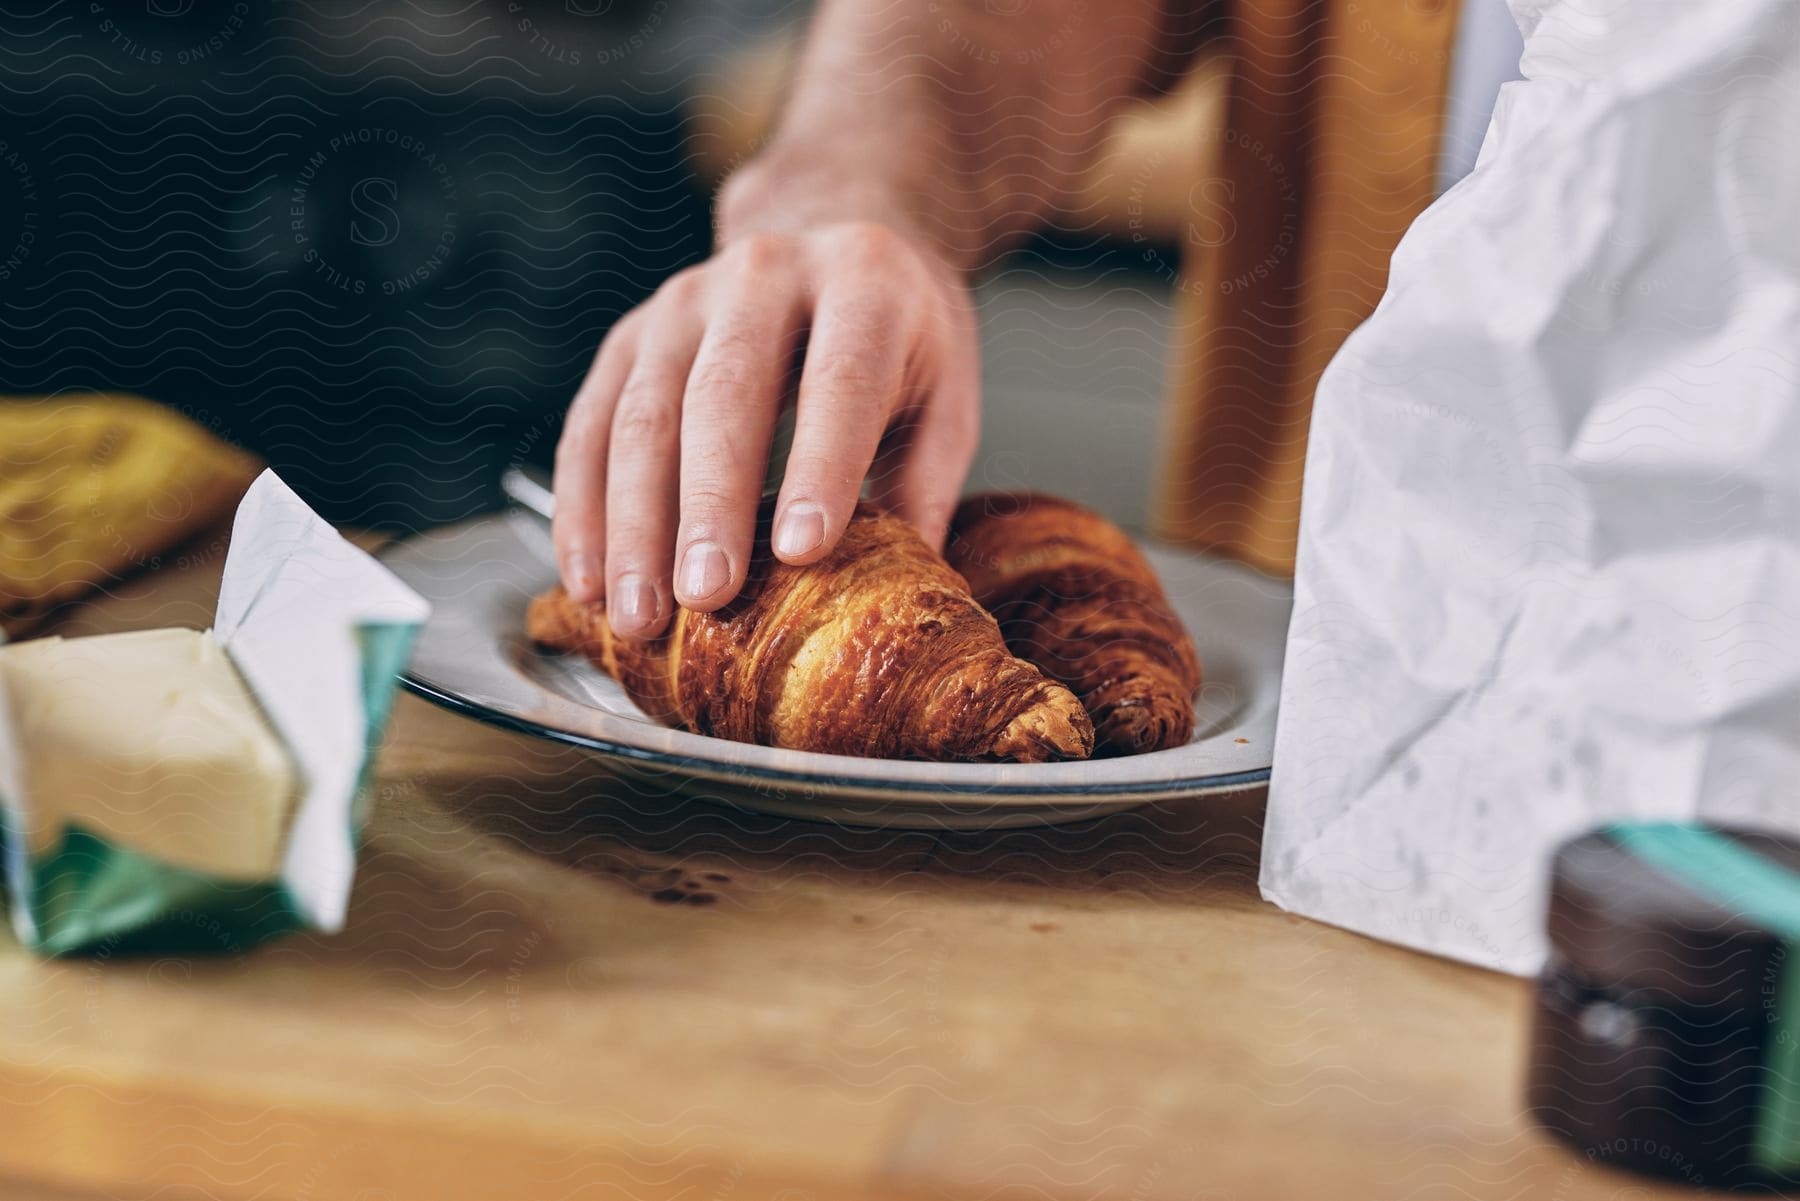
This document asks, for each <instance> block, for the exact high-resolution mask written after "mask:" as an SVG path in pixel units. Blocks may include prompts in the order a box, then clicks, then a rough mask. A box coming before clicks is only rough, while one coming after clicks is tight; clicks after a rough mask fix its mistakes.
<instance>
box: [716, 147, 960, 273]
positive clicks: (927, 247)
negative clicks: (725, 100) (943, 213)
mask: <svg viewBox="0 0 1800 1201" xmlns="http://www.w3.org/2000/svg"><path fill="white" fill-rule="evenodd" d="M846 161H853V160H852V156H847V155H838V154H834V153H832V152H831V151H830V150H828V149H824V148H822V147H820V146H818V145H816V144H813V145H808V146H804V147H792V148H790V147H789V146H787V145H784V144H781V143H779V142H777V143H775V144H772V145H770V146H769V147H767V148H765V149H764V150H763V151H762V152H761V153H760V154H758V155H757V156H756V157H755V158H753V159H751V160H750V161H749V162H747V163H745V164H744V165H743V166H742V167H741V168H739V169H738V170H737V171H735V172H733V173H732V174H731V176H730V177H729V178H727V179H726V181H725V183H724V184H723V186H721V187H720V189H719V193H718V197H717V199H716V200H715V203H714V210H713V229H714V239H715V242H716V243H717V244H718V245H720V246H723V245H725V244H726V243H727V242H730V241H732V240H734V239H736V238H740V237H743V236H744V235H745V234H751V233H777V234H782V233H799V232H802V231H805V230H809V229H817V228H819V227H820V226H823V225H832V224H838V223H842V222H851V221H870V222H876V223H878V224H881V225H885V226H888V227H890V228H892V229H894V230H896V231H898V232H899V233H901V234H902V235H903V236H905V237H906V238H908V239H909V240H910V241H912V242H914V243H915V244H917V245H918V246H919V247H920V248H921V249H922V250H924V251H926V252H928V253H930V254H931V255H932V256H933V257H934V258H936V259H937V260H939V261H940V262H941V263H942V264H943V265H944V267H945V268H946V269H947V270H949V271H950V272H952V273H953V274H955V275H956V276H958V277H962V276H966V275H967V274H968V273H969V271H970V270H971V268H972V265H973V264H972V261H971V259H972V256H971V255H969V254H968V253H967V252H966V250H965V249H964V247H963V246H962V245H961V244H960V242H961V241H962V240H961V239H959V238H957V237H956V236H955V234H954V231H953V230H951V229H950V228H949V224H948V223H947V222H945V221H943V220H941V219H934V218H933V216H932V210H933V208H934V206H933V205H932V204H931V203H929V201H928V200H927V199H926V198H925V197H922V196H920V195H919V194H918V193H917V191H916V190H913V189H908V188H905V187H902V186H899V185H898V184H896V183H894V182H892V181H890V180H888V179H886V178H884V173H882V172H877V171H872V170H856V169H854V168H846V166H845V165H844V163H845V162H846Z"/></svg>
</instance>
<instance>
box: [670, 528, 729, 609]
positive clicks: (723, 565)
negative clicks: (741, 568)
mask: <svg viewBox="0 0 1800 1201" xmlns="http://www.w3.org/2000/svg"><path fill="white" fill-rule="evenodd" d="M730 582H731V564H729V563H727V562H726V561H725V552H724V551H722V550H720V549H719V544H718V543H716V542H696V543H694V545H692V546H690V547H688V548H687V554H685V555H683V556H682V558H681V591H682V594H683V595H684V596H686V597H687V598H688V599H689V600H705V599H706V598H707V597H709V596H711V595H712V594H713V593H715V592H717V591H718V590H719V589H721V588H723V587H725V585H726V584H729V583H730Z"/></svg>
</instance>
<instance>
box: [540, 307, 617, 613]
mask: <svg viewBox="0 0 1800 1201" xmlns="http://www.w3.org/2000/svg"><path fill="white" fill-rule="evenodd" d="M637 316H638V314H637V313H635V312H633V313H630V314H627V315H626V316H625V317H623V318H621V319H620V320H619V321H617V322H615V323H614V324H613V327H612V329H611V330H609V331H608V332H607V335H606V337H605V339H604V340H603V341H602V342H601V343H600V350H599V351H598V353H596V354H595V355H594V361H593V363H592V365H590V366H589V367H588V373H587V378H586V379H584V380H583V381H582V383H581V390H580V391H578V392H577V393H576V394H575V400H574V402H573V403H572V404H571V405H570V406H569V414H568V417H567V418H566V419H565V420H564V422H563V432H562V438H561V439H560V440H559V441H558V442H557V444H556V477H555V478H556V510H555V515H554V516H553V517H552V518H551V522H550V528H551V537H552V540H553V541H554V543H555V545H556V562H557V565H558V566H559V567H560V569H561V571H562V580H563V586H564V587H565V588H567V589H568V590H569V595H570V596H573V597H574V598H575V599H576V600H579V601H595V600H599V599H601V596H602V592H603V589H602V582H603V581H604V579H605V549H606V458H607V443H608V440H609V439H610V438H611V436H612V417H613V404H614V402H615V401H616V400H617V399H618V396H619V388H620V386H621V385H623V384H624V382H625V377H626V376H627V375H628V374H629V373H630V371H631V366H632V363H633V362H634V360H635V358H636V346H637V341H636V336H635V333H634V331H635V329H636V326H637V320H636V318H637Z"/></svg>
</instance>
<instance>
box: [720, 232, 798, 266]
mask: <svg viewBox="0 0 1800 1201" xmlns="http://www.w3.org/2000/svg"><path fill="white" fill-rule="evenodd" d="M729 253H730V254H731V256H732V257H733V258H735V259H736V260H737V261H738V263H739V264H740V265H741V266H742V267H743V269H744V270H745V271H747V272H749V273H750V274H752V275H767V274H769V273H770V272H773V271H777V270H779V269H780V268H781V267H782V266H783V265H784V264H786V263H787V261H788V260H789V258H790V257H791V255H792V247H791V246H790V245H789V243H788V240H787V239H786V238H783V237H780V236H779V235H776V234H766V233H757V234H746V235H744V236H743V237H741V238H739V239H738V240H737V241H735V242H733V243H732V244H731V249H730V252H729Z"/></svg>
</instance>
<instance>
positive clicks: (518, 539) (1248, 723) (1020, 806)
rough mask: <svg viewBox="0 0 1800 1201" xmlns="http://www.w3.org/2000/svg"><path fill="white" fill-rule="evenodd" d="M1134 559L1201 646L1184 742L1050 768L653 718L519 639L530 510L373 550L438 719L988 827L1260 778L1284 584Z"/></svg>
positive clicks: (767, 797) (534, 538)
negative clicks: (419, 616) (396, 594)
mask: <svg viewBox="0 0 1800 1201" xmlns="http://www.w3.org/2000/svg"><path fill="white" fill-rule="evenodd" d="M1144 549H1145V553H1146V555H1147V556H1148V557H1149V558H1150V560H1151V563H1152V565H1153V566H1154V567H1155V568H1156V570H1157V572H1158V574H1159V575H1160V576H1161V578H1162V581H1163V585H1164V588H1165V591H1167V592H1168V594H1169V597H1170V600H1171V602H1172V603H1173V604H1174V605H1175V607H1176V609H1177V610H1178V611H1179V612H1180V613H1181V615H1182V618H1183V620H1184V621H1185V622H1186V624H1187V625H1188V628H1189V630H1190V632H1191V633H1192V634H1193V635H1194V639H1195V643H1196V645H1197V646H1198V648H1199V651H1200V659H1201V663H1202V665H1203V668H1204V671H1205V674H1206V681H1205V683H1204V684H1203V685H1202V689H1201V695H1200V699H1199V701H1198V702H1197V704H1196V710H1197V712H1196V717H1197V719H1198V721H1197V724H1198V727H1199V729H1198V733H1197V734H1196V736H1195V738H1194V740H1193V741H1192V742H1190V743H1189V744H1188V745H1186V746H1183V747H1177V748H1174V749H1171V750H1167V751H1158V752H1155V753H1153V754H1148V755H1137V756H1127V757H1121V758H1112V759H1093V760H1086V761H1080V762H1070V763H1055V764H1010V763H1007V764H973V763H927V762H921V761H913V760H881V759H857V758H854V757H850V756H842V755H824V754H815V753H812V752H806V751H791V750H785V749H781V748H775V747H764V746H755V745H750V744H745V743H737V742H728V741H725V740H723V739H717V738H708V737H704V736H701V735H697V734H691V733H688V732H686V731H682V730H674V729H670V728H669V727H666V726H663V725H660V724H658V723H655V722H653V721H651V720H649V719H648V718H646V717H645V716H644V715H643V714H642V713H641V712H640V711H639V710H638V709H637V708H636V706H635V705H633V704H631V702H630V700H629V699H628V698H627V697H625V695H624V692H623V690H622V689H620V688H619V686H618V685H617V683H616V682H614V681H611V680H609V679H607V678H606V677H605V676H603V675H602V674H601V673H599V672H598V671H597V670H595V669H594V668H592V667H591V666H589V665H588V664H587V663H586V662H584V661H581V660H580V659H578V658H576V657H571V656H562V655H552V654H545V653H542V652H539V651H537V650H535V649H534V648H531V647H530V646H529V644H528V643H527V642H526V640H525V637H524V631H523V624H524V612H525V607H526V605H527V604H528V603H529V601H530V599H531V597H532V596H533V595H535V594H536V593H537V592H538V591H540V590H542V589H543V588H545V587H548V586H549V585H550V584H551V583H553V582H554V581H555V578H556V569H555V566H554V559H553V556H552V553H551V548H550V543H549V530H548V527H547V526H546V525H545V523H544V522H543V521H542V519H541V518H540V517H538V516H536V515H534V514H531V513H527V512H524V511H520V510H513V511H510V512H504V513H496V514H490V515H488V516H485V517H479V518H476V519H474V520H472V521H468V522H464V523H462V524H460V525H455V526H447V527H444V528H442V529H437V530H431V531H428V532H426V533H424V534H420V535H416V536H414V537H412V538H408V539H405V540H402V541H399V542H395V543H392V544H390V545H389V546H387V547H385V548H383V550H382V551H381V552H380V557H381V558H382V560H383V561H384V562H386V563H387V564H388V566H389V567H390V568H392V569H393V570H394V571H395V572H396V574H398V575H399V576H400V577H401V579H403V580H405V581H406V582H407V583H408V584H409V585H411V586H412V587H413V588H414V589H416V590H417V591H418V592H419V593H420V594H421V595H423V596H424V597H425V598H426V599H427V600H428V601H430V602H431V603H432V606H433V613H432V616H431V618H430V620H429V621H427V622H426V624H425V627H424V628H423V629H422V630H421V631H420V633H419V637H418V640H417V642H416V644H415V647H414V653H413V658H412V662H411V664H410V665H409V667H408V668H407V671H406V673H405V675H404V676H403V677H402V683H403V684H404V685H405V687H406V688H407V689H409V690H410V691H412V692H414V693H416V694H418V695H419V696H422V697H424V698H425V699H427V700H429V701H432V702H433V703H435V704H438V705H442V706H443V707H445V708H447V709H449V710H451V711H453V712H456V713H460V714H463V715H466V716H469V717H473V718H475V719H477V720H479V721H482V722H485V723H487V724H489V725H493V726H496V727H499V728H502V729H506V730H512V731H516V732H519V733H524V734H528V735H532V736H534V737H538V738H544V739H549V740H552V741H555V742H560V743H564V744H567V745H571V746H577V747H582V748H584V749H587V750H591V751H594V752H596V753H598V754H600V755H604V756H607V757H610V758H612V759H614V760H616V761H617V762H618V764H619V766H620V767H621V768H622V769H625V770H629V771H635V772H638V773H640V774H642V773H644V772H648V771H656V772H660V773H665V774H667V775H671V776H674V777H677V778H689V779H692V780H693V781H695V782H696V783H701V782H705V783H707V784H709V785H715V786H719V787H721V788H723V789H726V790H728V791H729V796H728V799H730V800H732V801H734V802H735V803H739V804H742V805H745V806H748V807H751V808H759V809H764V810H768V811H771V812H778V813H782V814H784V815H789V816H796V815H797V816H807V817H816V818H820V819H822V820H828V821H839V822H847V823H854V824H859V825H881V826H956V825H964V826H996V825H1007V824H1027V823H1041V822H1054V821H1068V820H1078V819H1079V818H1082V817H1087V816H1092V815H1094V814H1096V813H1100V812H1105V811H1107V810H1108V809H1112V808H1123V807H1126V806H1129V805H1135V804H1140V803H1144V802H1148V801H1155V800H1164V799H1171V798H1178V797H1187V796H1196V795H1204V794H1213V793H1223V792H1234V791H1241V790H1243V789H1247V788H1253V787H1256V786H1257V785H1259V784H1262V783H1264V782H1266V781H1267V780H1268V779H1269V774H1270V758H1269V757H1270V755H1271V753H1272V751H1273V748H1274V742H1275V738H1274V733H1275V708H1276V702H1277V700H1278V698H1279V693H1280V678H1281V677H1280V667H1281V655H1282V649H1283V646H1284V644H1285V640H1286V633H1287V617H1288V612H1289V609H1290V608H1291V605H1292V590H1291V588H1290V586H1289V585H1288V584H1287V583H1285V582H1284V581H1278V580H1273V579H1270V578H1269V577H1266V576H1263V575H1261V574H1259V573H1257V572H1254V571H1252V570H1250V569H1248V568H1245V567H1242V566H1239V565H1237V564H1232V563H1226V562H1223V561H1221V560H1218V559H1213V558H1209V557H1207V556H1203V555H1197V554H1194V553H1192V552H1187V551H1181V550H1175V549H1171V548H1167V547H1159V546H1155V545H1147V546H1145V548H1144Z"/></svg>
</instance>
